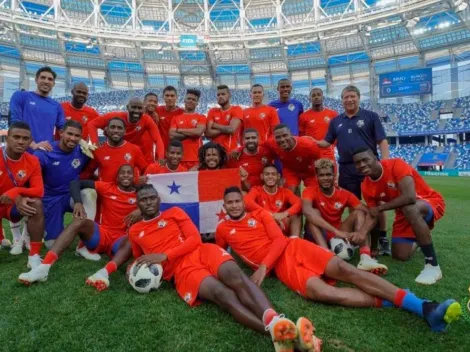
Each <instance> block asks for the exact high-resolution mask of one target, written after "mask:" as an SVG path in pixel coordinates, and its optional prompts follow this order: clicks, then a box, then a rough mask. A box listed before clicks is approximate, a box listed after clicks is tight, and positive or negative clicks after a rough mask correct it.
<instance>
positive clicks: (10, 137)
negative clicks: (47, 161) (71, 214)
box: [0, 122, 44, 268]
mask: <svg viewBox="0 0 470 352" xmlns="http://www.w3.org/2000/svg"><path fill="white" fill-rule="evenodd" d="M32 140H33V139H32V135H31V129H30V127H29V125H28V124H27V123H26V122H13V123H12V124H11V125H10V128H9V129H8V134H7V137H6V146H5V147H4V148H2V149H1V150H0V154H1V160H0V194H1V195H0V216H1V219H7V220H9V221H11V222H13V223H17V222H19V221H20V220H21V219H22V218H23V217H24V218H25V219H27V221H26V227H27V229H28V232H29V234H30V238H31V243H30V250H29V256H28V267H30V268H35V267H36V266H38V265H39V264H41V258H40V257H39V252H40V251H41V246H42V237H43V235H44V213H43V206H42V202H41V199H40V198H41V197H42V196H43V194H44V185H43V181H42V175H41V166H40V165H39V162H38V159H37V158H36V157H34V156H32V155H31V154H29V153H27V152H26V150H27V149H28V147H29V145H30V144H31V142H32Z"/></svg>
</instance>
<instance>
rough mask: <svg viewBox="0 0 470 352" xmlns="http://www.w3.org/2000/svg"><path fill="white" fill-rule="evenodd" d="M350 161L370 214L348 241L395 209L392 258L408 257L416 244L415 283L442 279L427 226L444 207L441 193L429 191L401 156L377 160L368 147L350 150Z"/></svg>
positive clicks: (439, 216)
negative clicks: (418, 267)
mask: <svg viewBox="0 0 470 352" xmlns="http://www.w3.org/2000/svg"><path fill="white" fill-rule="evenodd" d="M353 160H354V164H355V165H356V169H357V171H358V172H359V173H360V174H361V175H364V176H365V178H364V181H363V182H362V185H361V189H362V195H363V197H364V200H365V201H366V202H367V205H368V207H369V212H370V214H371V215H372V216H373V218H371V219H370V221H367V224H366V226H364V228H363V231H360V232H358V233H355V234H354V235H353V236H352V237H351V240H353V241H362V240H363V238H364V236H365V231H366V230H367V229H370V228H372V226H373V225H374V223H375V222H376V221H377V218H378V216H379V214H380V213H382V212H384V211H387V210H393V209H394V210H395V220H394V222H393V232H392V257H393V258H395V259H398V260H408V259H409V258H411V256H412V255H413V253H414V252H415V250H416V248H417V246H418V245H419V247H420V248H421V250H422V251H423V254H424V262H425V265H424V269H423V270H422V271H421V273H420V274H419V275H418V277H417V278H416V280H415V281H416V282H417V283H420V284H424V285H432V284H435V283H436V282H437V281H438V280H440V279H441V278H442V272H441V268H440V267H439V264H438V262H437V257H436V253H435V251H434V246H433V243H432V238H431V229H432V228H433V227H434V223H435V222H436V221H438V220H439V219H440V218H441V217H442V216H443V215H444V210H445V202H444V199H443V198H442V196H441V194H439V193H438V192H436V191H435V190H433V189H432V188H431V187H429V185H428V184H427V183H426V181H424V179H423V178H422V177H421V175H420V174H419V173H418V172H417V171H416V170H415V169H413V168H412V167H411V166H410V165H408V164H407V163H406V162H405V161H403V160H401V159H388V160H382V161H378V160H377V157H376V156H375V155H374V153H372V151H371V150H370V149H367V148H365V149H358V150H356V151H354V155H353Z"/></svg>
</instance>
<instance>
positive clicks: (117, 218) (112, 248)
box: [20, 165, 137, 291]
mask: <svg viewBox="0 0 470 352" xmlns="http://www.w3.org/2000/svg"><path fill="white" fill-rule="evenodd" d="M116 180H117V183H114V182H112V183H111V182H100V181H97V182H95V181H89V180H81V181H80V180H75V181H72V182H71V183H70V193H71V195H72V199H73V201H74V203H75V207H74V212H73V220H72V222H71V223H70V224H69V225H68V226H67V227H66V228H65V229H64V230H63V231H62V233H61V234H60V235H59V237H58V238H57V240H56V241H55V243H54V245H53V246H52V248H51V249H50V250H49V252H47V254H46V256H45V257H44V260H43V262H42V264H41V265H39V266H38V267H36V268H35V269H33V270H31V271H29V272H27V273H23V274H21V275H20V281H22V282H23V283H25V284H28V285H29V284H31V283H33V282H39V281H45V280H47V277H48V275H49V270H50V269H51V266H52V265H53V264H54V263H55V262H56V260H57V259H58V258H59V256H60V255H61V254H62V253H63V252H64V251H65V250H66V249H67V248H68V247H69V246H70V245H71V244H72V243H73V241H74V239H75V238H76V237H77V236H79V237H80V239H81V240H82V241H83V243H84V244H85V246H86V247H87V248H88V250H89V251H91V252H93V253H106V254H107V255H108V256H109V257H110V258H112V260H111V261H110V262H109V263H108V264H107V265H106V266H105V267H104V268H103V269H101V270H100V271H98V272H97V273H96V274H94V275H92V276H90V277H89V278H88V279H87V284H89V285H91V286H94V287H96V288H97V289H98V290H99V291H102V290H104V289H106V288H108V287H109V275H110V274H111V273H113V272H114V271H116V270H117V268H118V267H119V266H120V265H122V264H124V263H125V262H127V260H129V258H130V257H131V256H132V250H131V246H130V244H129V243H128V240H127V229H128V227H129V225H130V224H131V223H132V222H133V221H135V220H136V219H137V217H135V216H133V214H132V213H133V212H135V210H136V209H137V205H136V192H135V189H134V187H133V180H134V168H133V167H132V166H131V165H122V166H121V167H120V168H119V171H118V175H117V177H116ZM80 189H94V190H96V192H97V193H98V197H99V199H100V204H101V210H100V213H101V214H102V215H101V222H100V224H97V223H95V222H94V221H93V220H90V219H87V213H86V210H85V207H84V206H83V201H82V197H81V192H80Z"/></svg>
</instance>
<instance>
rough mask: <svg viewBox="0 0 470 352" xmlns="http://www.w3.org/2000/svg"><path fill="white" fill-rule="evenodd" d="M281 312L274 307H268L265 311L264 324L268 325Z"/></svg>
mask: <svg viewBox="0 0 470 352" xmlns="http://www.w3.org/2000/svg"><path fill="white" fill-rule="evenodd" d="M278 315H279V314H277V313H276V311H275V310H274V309H272V308H269V309H266V310H265V311H264V313H263V324H264V326H268V325H269V323H270V322H271V321H272V320H273V319H274V318H275V317H277V316H278Z"/></svg>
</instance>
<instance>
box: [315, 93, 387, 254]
mask: <svg viewBox="0 0 470 352" xmlns="http://www.w3.org/2000/svg"><path fill="white" fill-rule="evenodd" d="M360 98H361V92H360V91H359V89H358V88H357V87H355V86H347V87H345V88H344V89H343V91H342V92H341V100H342V103H343V107H344V112H343V113H342V114H341V115H339V116H338V117H336V118H335V119H334V120H332V121H331V123H330V126H329V127H328V132H327V134H326V136H325V139H323V140H321V141H318V145H319V146H320V147H321V148H329V147H331V145H332V144H333V143H334V142H336V149H337V150H338V154H339V160H338V163H339V177H338V184H339V186H340V187H341V188H344V189H347V190H348V191H349V192H352V193H354V195H355V196H356V197H357V198H359V199H361V183H362V180H363V178H364V177H363V176H362V175H360V174H359V173H358V172H357V170H356V167H355V166H354V162H353V156H352V152H353V151H354V150H355V149H357V148H361V147H367V148H369V149H370V150H372V151H373V152H374V154H375V155H378V153H377V145H378V146H379V149H380V153H381V158H382V159H388V158H389V148H388V142H387V136H386V135H385V130H384V128H383V126H382V123H381V122H380V119H379V115H378V114H377V113H375V112H373V111H370V110H366V109H362V108H361V107H360V105H359V103H360ZM377 225H378V226H377V227H376V228H375V229H374V230H373V231H372V233H371V235H372V247H373V248H374V251H375V248H376V247H377V240H378V245H379V248H378V249H379V254H383V255H390V254H391V252H390V243H389V242H388V239H387V232H386V229H387V226H386V218H385V215H381V219H380V223H379V224H377Z"/></svg>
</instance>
